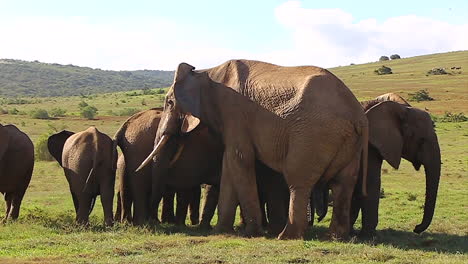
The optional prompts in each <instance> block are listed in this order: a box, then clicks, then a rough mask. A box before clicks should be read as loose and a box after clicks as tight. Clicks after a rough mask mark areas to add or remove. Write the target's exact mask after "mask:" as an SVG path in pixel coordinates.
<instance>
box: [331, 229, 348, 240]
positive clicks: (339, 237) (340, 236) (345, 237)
mask: <svg viewBox="0 0 468 264" xmlns="http://www.w3.org/2000/svg"><path fill="white" fill-rule="evenodd" d="M326 236H327V238H328V239H329V240H333V241H348V240H349V233H343V232H341V233H337V232H332V231H330V232H328V233H327V234H326Z"/></svg>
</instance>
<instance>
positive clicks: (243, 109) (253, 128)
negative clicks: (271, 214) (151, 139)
mask: <svg viewBox="0 0 468 264" xmlns="http://www.w3.org/2000/svg"><path fill="white" fill-rule="evenodd" d="M200 120H201V121H202V122H203V123H204V124H206V125H207V126H208V127H209V128H210V130H212V131H213V132H214V133H216V134H217V135H219V136H220V138H221V140H222V142H223V145H224V146H225V150H224V155H223V168H222V177H221V190H220V200H219V202H218V215H219V217H218V224H217V226H216V230H217V231H218V232H229V231H231V230H232V226H233V222H234V217H235V211H236V210H235V209H236V206H237V203H238V202H240V205H241V210H242V212H243V215H244V218H245V221H246V235H248V236H251V235H257V234H259V233H261V224H260V223H261V214H260V208H259V200H258V195H257V183H256V177H255V160H256V159H258V160H260V161H261V162H263V163H264V164H265V165H266V166H268V167H269V168H272V169H273V170H275V171H278V172H281V173H282V174H283V175H284V177H285V179H286V182H287V184H288V186H289V189H290V192H291V195H290V206H289V218H288V222H287V224H286V226H285V227H284V230H283V231H282V232H281V234H280V235H279V238H280V239H289V238H301V237H303V234H304V232H305V229H306V226H307V212H306V211H307V204H308V197H309V194H310V191H311V188H312V186H313V185H314V184H315V183H316V182H317V181H318V180H319V179H323V180H328V179H330V180H332V182H333V184H332V189H333V192H334V193H335V194H336V196H335V197H337V199H336V202H335V207H334V211H333V219H332V223H331V226H330V232H331V234H332V235H334V236H337V237H340V238H344V237H346V236H347V235H348V234H349V208H350V201H351V196H352V192H353V187H354V185H355V182H356V179H357V173H358V168H359V161H360V157H361V155H360V153H361V151H362V150H363V146H365V147H364V150H365V151H367V131H368V127H367V119H366V117H365V115H364V111H363V110H362V108H361V106H360V105H359V102H358V101H357V100H356V98H355V97H354V95H353V94H352V93H351V91H350V90H349V89H348V88H347V87H346V86H345V85H344V84H343V82H341V81H340V80H339V79H338V78H337V77H335V76H334V75H333V74H331V73H330V72H328V71H327V70H324V69H321V68H317V67H312V66H305V67H281V66H277V65H273V64H269V63H264V62H258V61H248V60H232V61H228V62H226V63H224V64H222V65H220V66H218V67H214V68H211V69H208V70H205V71H199V72H195V71H194V67H193V66H191V65H188V64H186V63H182V64H180V65H179V67H178V69H177V72H176V75H175V78H174V83H173V85H172V88H171V90H170V91H169V92H168V94H167V95H166V100H165V108H164V114H163V116H162V119H161V122H160V124H159V129H158V134H157V136H156V140H157V141H159V142H158V144H157V145H156V147H155V148H154V150H153V152H152V153H151V155H150V156H149V157H148V158H147V159H146V160H145V162H144V163H143V164H142V166H143V165H145V164H147V163H149V162H150V161H151V158H152V157H154V156H158V153H160V152H164V147H163V146H164V145H165V144H166V143H167V142H170V141H171V138H173V137H174V136H177V135H180V134H183V135H190V134H191V132H193V131H194V130H195V129H196V128H197V127H198V125H199V123H200ZM164 156H165V155H161V156H158V158H156V159H159V158H160V157H164ZM364 157H365V158H364V159H363V162H364V163H366V162H367V158H366V157H367V156H366V155H364ZM364 167H365V168H366V167H367V166H364ZM364 174H366V173H364Z"/></svg>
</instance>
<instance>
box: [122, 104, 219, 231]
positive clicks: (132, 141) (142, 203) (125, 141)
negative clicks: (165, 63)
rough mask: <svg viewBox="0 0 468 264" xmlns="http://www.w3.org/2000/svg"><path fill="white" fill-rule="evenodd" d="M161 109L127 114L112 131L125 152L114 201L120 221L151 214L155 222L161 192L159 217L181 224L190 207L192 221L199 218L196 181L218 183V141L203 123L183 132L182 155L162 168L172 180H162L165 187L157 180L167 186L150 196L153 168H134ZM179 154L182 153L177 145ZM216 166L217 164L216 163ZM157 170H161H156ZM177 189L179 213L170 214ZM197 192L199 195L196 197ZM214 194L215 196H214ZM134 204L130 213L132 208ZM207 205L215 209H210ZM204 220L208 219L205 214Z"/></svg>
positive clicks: (146, 151) (150, 142)
mask: <svg viewBox="0 0 468 264" xmlns="http://www.w3.org/2000/svg"><path fill="white" fill-rule="evenodd" d="M161 110H162V109H160V108H153V109H150V110H146V111H142V112H139V113H137V114H135V115H133V116H131V117H130V118H128V119H127V120H126V121H125V122H124V124H122V126H121V127H120V128H119V130H118V131H117V132H116V133H115V136H114V145H115V146H117V145H118V146H119V147H120V148H121V150H122V152H123V157H122V160H121V161H119V165H120V166H121V167H124V168H122V169H120V170H119V171H120V173H119V176H120V177H119V192H118V201H119V203H118V204H117V210H116V211H117V212H116V218H117V219H119V220H121V221H122V220H127V221H129V222H133V223H134V224H135V225H142V224H144V223H145V222H147V221H148V220H150V219H151V220H153V221H155V222H158V221H159V220H158V216H157V212H158V207H159V203H160V200H161V198H162V197H163V196H164V197H165V199H163V210H162V216H161V221H162V222H169V223H178V224H184V223H185V218H186V214H187V207H190V209H191V210H190V212H191V215H190V218H191V222H192V224H195V223H197V222H198V221H199V211H198V210H199V205H197V204H199V203H200V184H201V183H211V184H219V183H217V182H216V181H217V180H216V176H214V174H216V173H217V171H218V170H219V168H217V167H216V164H218V163H220V161H216V159H217V158H216V155H217V154H215V153H217V152H219V151H216V148H218V147H219V146H217V145H215V144H213V143H212V142H211V139H210V137H211V136H210V135H209V134H208V130H207V129H205V130H200V131H199V133H194V135H193V136H192V137H191V138H185V139H184V140H185V141H184V142H187V143H186V144H185V147H184V152H183V154H182V155H181V158H180V161H178V162H177V163H175V164H172V165H171V168H170V169H169V170H167V171H166V173H170V175H171V177H170V178H171V179H172V180H171V181H168V182H167V183H165V184H164V186H163V187H161V186H158V188H160V187H161V190H162V189H165V190H162V191H161V193H160V195H159V196H158V198H154V199H153V198H152V197H153V187H152V186H153V185H152V181H153V172H152V169H151V168H149V167H148V168H144V169H143V170H139V171H138V172H135V169H136V168H137V167H138V165H140V163H141V162H142V161H143V160H144V158H145V157H146V156H147V155H148V154H149V153H150V152H151V150H152V147H153V142H154V137H155V135H156V131H157V128H158V124H159V122H160V114H161ZM210 146H211V147H210ZM175 151H177V149H175ZM200 151H201V152H200ZM178 155H180V151H179V154H178ZM218 167H220V166H219V165H218ZM160 173H163V172H159V173H156V174H160ZM182 174H183V175H190V177H185V178H184V177H181V176H178V175H182ZM206 175H211V176H206ZM210 177H211V179H210ZM218 181H219V180H218ZM166 185H167V186H166ZM166 187H167V188H166ZM158 190H159V189H158ZM176 193H177V200H178V203H177V209H176V212H177V213H176V215H175V216H174V208H173V206H174V195H175V194H176ZM154 196H157V195H154ZM197 196H198V198H196V197H197ZM211 196H213V195H211ZM214 198H215V199H217V197H216V196H215V197H214ZM132 204H133V216H132V213H131V209H132ZM211 210H213V211H214V209H211ZM208 215H209V213H208ZM207 221H208V223H209V220H207ZM202 222H203V221H202Z"/></svg>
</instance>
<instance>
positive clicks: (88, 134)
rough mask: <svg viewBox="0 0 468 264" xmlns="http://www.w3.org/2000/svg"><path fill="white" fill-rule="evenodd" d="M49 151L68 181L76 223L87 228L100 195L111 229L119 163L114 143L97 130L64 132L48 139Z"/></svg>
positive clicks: (105, 218)
mask: <svg viewBox="0 0 468 264" xmlns="http://www.w3.org/2000/svg"><path fill="white" fill-rule="evenodd" d="M47 147H48V149H49V152H50V154H51V155H52V156H53V157H54V158H55V160H57V162H58V163H59V164H60V166H61V167H62V168H63V171H64V173H65V177H66V178H67V181H68V184H69V187H70V192H71V195H72V199H73V204H74V207H75V212H76V221H77V222H78V223H79V224H88V221H89V215H90V213H91V211H92V210H93V207H94V203H95V201H96V197H97V196H98V195H101V203H102V207H103V211H104V223H105V225H106V226H112V225H113V223H114V219H113V215H112V210H113V208H112V205H113V199H114V184H115V174H116V163H117V150H116V149H115V148H114V146H113V142H112V139H111V138H110V137H109V136H107V135H106V134H104V133H102V132H100V131H99V130H98V129H97V128H96V127H89V128H88V129H86V130H84V131H81V132H78V133H74V132H71V131H67V130H63V131H61V132H59V133H56V134H53V135H51V136H50V137H49V139H48V141H47Z"/></svg>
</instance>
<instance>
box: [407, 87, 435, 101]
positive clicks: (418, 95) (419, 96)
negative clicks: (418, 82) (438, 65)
mask: <svg viewBox="0 0 468 264" xmlns="http://www.w3.org/2000/svg"><path fill="white" fill-rule="evenodd" d="M408 100H409V101H416V102H421V101H434V98H432V97H430V96H429V92H428V91H427V90H419V91H417V92H415V93H409V94H408Z"/></svg>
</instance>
